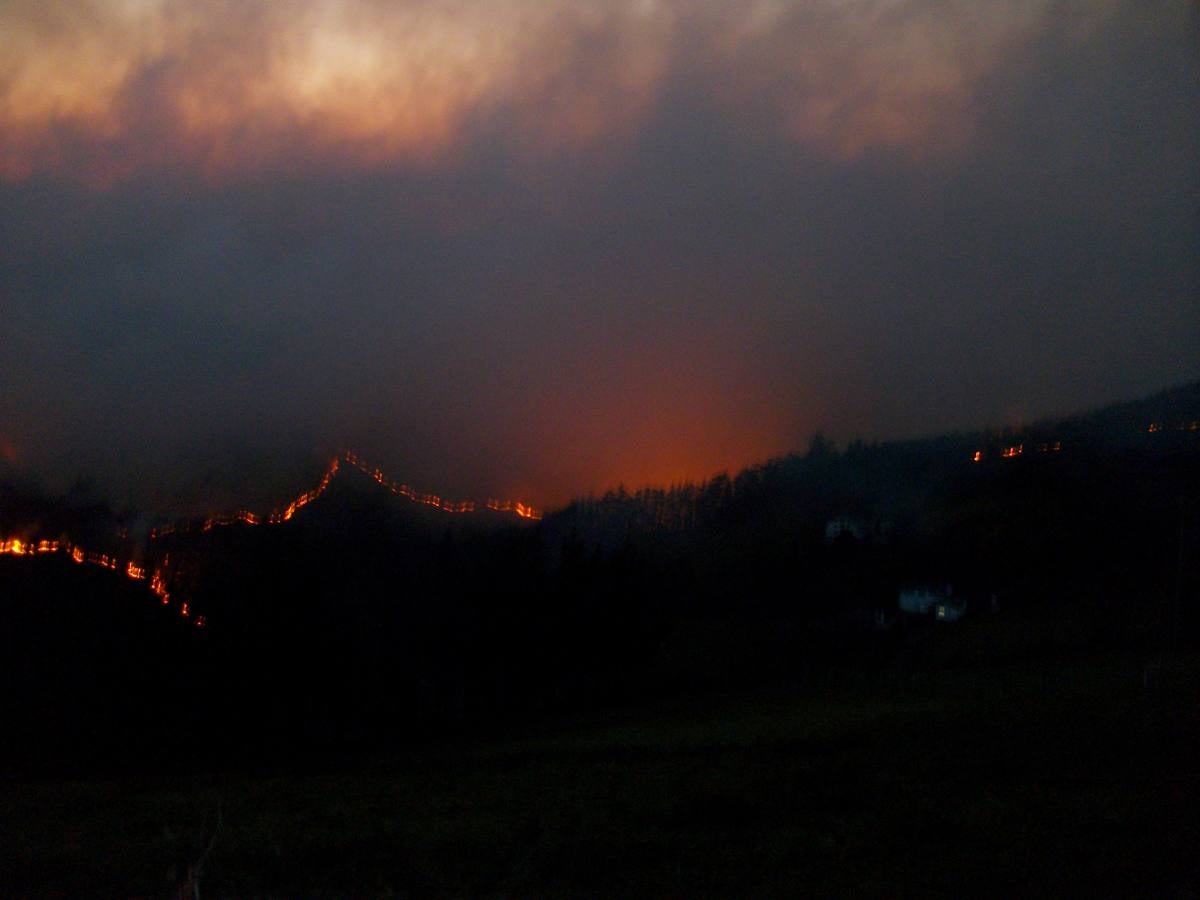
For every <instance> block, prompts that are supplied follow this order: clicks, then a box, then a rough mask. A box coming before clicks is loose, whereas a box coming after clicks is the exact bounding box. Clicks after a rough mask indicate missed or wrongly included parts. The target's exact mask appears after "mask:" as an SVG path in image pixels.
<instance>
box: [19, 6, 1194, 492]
mask: <svg viewBox="0 0 1200 900" xmlns="http://www.w3.org/2000/svg"><path fill="white" fill-rule="evenodd" d="M1197 10H1198V7H1197V5H1196V4H1195V3H1194V2H1190V0H1173V2H1157V0H1130V2H1119V0H1086V2H1052V0H1009V2H1003V3H985V2H979V0H962V2H958V0H809V2H803V0H796V2H786V0H756V2H751V0H745V2H733V0H658V2H655V0H470V2H468V0H412V2H398V0H390V2H383V0H296V2H288V0H281V2H272V3H269V4H264V3H258V2H250V0H245V2H239V0H186V2H185V0H92V2H87V0H72V2H52V0H49V2H48V0H5V2H4V3H3V4H2V5H0V473H3V472H4V471H9V472H14V471H15V472H22V473H33V474H36V475H37V476H39V477H41V478H43V479H44V480H45V482H46V483H47V484H51V485H54V484H69V483H70V482H71V480H73V479H74V478H76V477H77V476H80V475H89V476H91V477H93V478H94V479H95V480H96V483H97V484H98V485H100V486H101V487H102V488H103V489H104V490H105V491H107V492H109V493H110V494H111V495H112V496H114V497H115V498H116V499H117V500H118V501H121V500H129V501H131V502H138V503H155V502H157V503H170V502H175V501H178V500H180V499H181V498H187V497H188V492H189V491H191V492H193V493H194V492H195V491H197V490H200V489H201V488H198V487H197V485H201V486H202V489H203V491H208V492H210V493H211V494H212V496H213V498H214V501H215V499H216V498H217V495H219V494H221V493H222V492H229V493H235V492H237V491H238V490H240V489H242V486H240V485H239V484H238V479H240V478H244V477H245V472H246V471H249V470H253V469H255V467H258V468H261V469H264V470H265V469H267V468H269V467H270V464H272V462H273V461H277V460H283V459H287V460H311V459H312V458H314V457H318V458H319V457H320V456H321V455H323V454H327V453H331V452H334V451H336V450H337V449H338V448H340V447H354V448H357V449H358V450H359V451H360V452H361V453H362V454H363V455H364V456H365V457H368V458H369V459H371V460H372V461H376V462H378V463H380V464H382V465H384V466H385V468H387V469H388V470H389V471H390V472H392V473H394V474H396V475H397V476H399V477H402V478H405V479H407V480H409V481H410V482H412V483H413V484H415V485H417V486H419V487H423V488H426V489H430V490H434V489H436V490H440V491H442V492H443V493H445V494H447V495H450V496H488V495H501V496H519V497H522V498H526V499H529V500H532V501H533V502H535V503H538V504H542V505H554V504H557V503H561V502H563V501H565V500H566V499H568V498H569V497H570V496H572V495H574V494H577V493H582V492H586V491H588V490H593V489H603V488H605V487H607V486H609V485H614V484H616V483H617V482H622V481H623V482H624V483H625V484H626V485H627V486H637V485H641V484H645V483H648V482H658V483H666V482H671V481H674V480H678V479H681V478H703V477H705V476H708V475H711V474H713V473H715V472H717V471H720V470H722V469H730V470H734V469H736V468H738V467H741V466H743V465H746V464H749V463H753V462H755V461H760V460H762V459H765V458H767V457H769V456H772V455H777V454H780V453H784V452H788V451H790V450H795V449H803V448H804V447H805V446H806V444H807V441H808V437H809V435H811V434H812V432H814V431H816V430H818V429H821V430H823V431H824V432H825V433H826V434H828V435H830V436H832V437H834V438H836V439H837V440H839V441H844V440H846V439H849V438H851V437H854V436H861V437H863V438H866V439H872V438H880V439H886V438H893V437H905V436H916V435H922V434H930V433H936V432H940V431H944V430H948V429H959V428H972V427H981V426H989V425H1002V424H1015V423H1020V422H1023V421H1029V420H1030V419H1033V418H1036V417H1038V416H1042V415H1047V414H1055V413H1064V412H1073V411H1078V410H1080V409H1083V408H1086V407H1088V406H1093V405H1101V404H1104V403H1107V402H1111V401H1115V400H1121V399H1130V398H1133V397H1136V396H1138V395H1141V394H1144V393H1149V392H1151V391H1154V390H1158V389H1160V388H1164V387H1167V386H1169V385H1171V384H1175V383H1179V382H1181V381H1187V380H1191V379H1195V378H1197V377H1200V299H1198V298H1200V13H1198V12H1197ZM242 463H245V466H246V468H243V467H242ZM272 471H282V470H279V469H273V470H272ZM191 499H193V500H194V499H195V498H194V497H192V498H191Z"/></svg>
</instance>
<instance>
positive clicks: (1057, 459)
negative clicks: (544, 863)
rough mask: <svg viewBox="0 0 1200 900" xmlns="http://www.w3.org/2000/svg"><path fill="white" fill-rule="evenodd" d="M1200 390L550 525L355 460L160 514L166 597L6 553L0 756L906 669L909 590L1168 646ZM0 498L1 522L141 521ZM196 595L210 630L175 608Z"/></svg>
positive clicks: (221, 754) (236, 745) (362, 733)
mask: <svg viewBox="0 0 1200 900" xmlns="http://www.w3.org/2000/svg"><path fill="white" fill-rule="evenodd" d="M1198 401H1200V386H1195V385H1193V386H1188V387H1186V388H1181V389H1177V390H1175V391H1171V392H1166V393H1165V394H1162V395H1156V397H1153V398H1149V399H1147V400H1145V401H1141V402H1139V403H1135V404H1121V405H1119V406H1116V407H1112V408H1110V409H1108V410H1102V411H1099V412H1096V413H1091V414H1088V415H1085V416H1078V417H1073V418H1069V419H1061V420H1056V421H1052V422H1043V423H1038V424H1037V425H1035V426H1030V427H1029V428H1028V429H1024V430H1022V431H1020V432H1012V431H1006V432H1000V433H987V434H962V435H948V436H941V437H935V438H930V439H927V440H918V441H905V442H891V443H880V444H870V445H868V444H863V443H860V442H856V443H854V444H852V445H850V446H849V447H847V448H845V449H844V450H838V449H837V448H835V447H833V446H832V445H831V444H830V443H829V442H828V441H825V440H823V439H820V438H816V439H814V441H813V443H812V446H811V447H810V448H809V451H808V452H807V453H805V454H802V455H801V454H798V455H793V456H789V457H785V458H782V459H777V460H773V461H770V462H767V463H764V464H762V465H759V466H755V467H752V468H749V469H746V470H744V471H742V472H740V473H738V474H737V475H736V476H734V477H732V478H730V477H726V476H718V477H716V478H713V479H711V480H709V481H708V482H706V483H704V484H701V485H684V486H677V487H676V488H674V489H646V490H640V491H637V492H634V493H632V494H630V493H628V492H625V491H620V490H618V491H614V492H611V493H609V494H607V495H605V496H603V497H601V498H592V499H588V500H581V501H578V502H576V503H574V504H571V505H569V506H568V507H566V508H565V509H563V510H559V511H557V512H554V513H552V514H549V515H547V516H546V517H545V519H543V520H542V521H541V522H540V523H536V524H531V523H529V522H526V521H523V520H518V519H516V517H514V516H511V515H506V514H502V513H500V512H498V511H489V510H480V509H477V510H475V511H474V512H473V513H471V514H454V513H447V512H446V511H444V510H442V509H438V508H435V507H433V506H431V505H429V504H424V503H420V502H413V501H411V500H410V499H409V498H407V497H397V496H396V495H395V494H393V493H392V492H391V491H390V490H384V488H383V487H381V485H380V484H379V483H378V481H377V480H375V478H374V477H372V476H371V475H370V474H369V473H364V472H362V471H360V470H358V469H355V468H353V467H345V468H346V471H343V472H340V473H339V477H337V478H334V479H331V480H329V482H328V485H327V486H326V487H325V488H323V489H322V490H320V491H317V492H315V493H314V492H312V491H309V492H307V494H309V495H311V499H309V500H308V501H306V502H305V503H304V504H303V505H301V506H298V507H296V509H295V511H294V514H292V515H289V516H286V517H281V518H280V521H279V523H278V524H277V525H273V526H267V525H262V526H255V525H251V524H247V523H246V522H242V521H240V520H236V519H234V520H231V522H230V524H227V525H225V524H218V525H215V526H213V527H209V528H205V527H188V528H177V529H176V530H175V531H174V532H173V533H167V534H160V536H158V537H157V538H156V539H155V540H154V541H153V542H152V551H151V552H152V554H153V559H152V560H148V562H152V563H153V564H154V565H161V571H162V572H163V573H164V576H163V577H164V578H165V579H166V584H167V587H168V588H169V590H170V594H171V598H172V599H171V604H172V605H171V606H170V608H168V609H165V610H164V608H162V607H161V605H160V604H159V602H158V598H157V597H156V596H155V595H154V594H152V593H151V592H150V591H149V590H148V589H147V586H146V584H145V583H143V582H137V581H132V580H130V579H128V578H123V577H122V576H121V574H120V572H119V571H113V570H108V569H104V568H100V567H95V566H93V567H88V566H74V565H73V564H72V563H71V562H70V560H69V559H68V558H66V557H64V556H63V555H62V554H57V555H50V556H47V557H46V558H40V557H21V558H6V557H3V556H0V564H2V566H0V608H2V610H3V615H4V616H6V620H5V626H6V627H5V629H4V633H5V639H6V640H8V641H9V642H10V644H9V646H8V647H7V650H8V653H7V656H6V659H7V662H6V664H7V665H8V666H9V670H8V671H7V672H6V676H7V683H8V684H10V685H14V686H15V689H14V690H13V691H10V692H9V696H8V697H7V700H6V702H8V703H10V704H13V705H12V707H11V709H10V710H9V711H8V720H9V721H10V722H11V723H12V724H13V727H12V728H11V729H8V734H9V741H8V743H7V745H6V746H5V748H4V752H5V754H7V755H8V756H9V757H10V758H21V759H26V760H31V759H32V760H36V759H39V758H44V754H42V752H41V751H42V750H44V749H45V748H46V747H63V746H65V747H67V748H68V751H67V752H74V753H76V754H78V756H79V757H80V758H83V759H98V758H101V757H103V753H102V752H101V750H100V749H99V748H100V745H101V744H106V745H107V746H108V751H107V752H109V754H110V756H109V758H122V757H121V753H120V748H122V747H125V746H126V745H128V744H129V743H131V742H132V743H137V742H138V741H149V743H151V744H152V745H153V747H154V748H155V751H154V752H155V753H157V754H159V755H160V756H162V757H164V758H166V759H171V760H174V759H180V758H187V759H191V760H192V761H193V762H195V761H196V760H204V759H211V758H214V757H216V758H222V759H228V758H230V757H231V756H237V757H239V758H247V759H250V760H254V759H263V758H277V757H278V756H279V755H282V756H284V757H287V756H288V755H290V754H295V753H299V752H302V751H303V750H304V749H305V748H310V749H311V748H316V749H322V748H323V749H326V750H327V749H329V748H331V747H336V748H343V749H344V748H347V747H357V746H367V745H374V744H376V743H378V742H389V741H396V740H401V739H406V738H409V737H411V736H413V735H419V734H424V733H428V732H431V731H440V730H445V729H461V728H485V727H494V726H495V725H497V724H500V723H510V724H511V723H512V722H516V721H521V720H523V719H525V718H529V717H540V716H545V715H550V714H555V713H557V712H563V711H567V710H575V709H579V708H581V707H588V706H597V705H604V704H609V703H614V702H625V701H628V700H630V699H633V698H643V697H647V696H652V695H655V694H663V693H672V692H679V691H694V690H712V689H728V688H735V687H741V686H746V685H755V684H764V683H767V684H781V683H782V684H794V683H802V682H805V681H807V680H809V679H813V678H819V677H822V676H821V674H820V673H823V672H828V671H833V670H839V669H847V668H849V669H862V668H864V667H865V668H872V667H884V668H886V667H894V666H909V665H913V664H914V663H913V662H912V660H913V659H914V658H916V657H914V653H916V652H917V648H919V647H920V646H922V644H921V642H922V640H923V638H922V635H923V634H925V633H926V631H927V630H928V627H930V626H928V625H927V624H924V623H919V622H907V623H906V622H904V621H900V622H897V623H896V625H895V627H888V628H884V629H880V628H872V627H870V625H871V623H872V622H873V621H874V622H879V621H882V622H884V623H887V622H889V621H890V620H889V618H888V615H889V614H893V618H894V612H895V606H896V592H897V590H898V589H899V588H900V587H901V586H904V585H910V584H929V583H937V584H945V583H951V584H953V585H954V590H955V592H956V594H957V595H958V596H960V597H961V598H963V599H964V600H965V601H966V603H967V608H968V610H970V611H972V613H973V614H975V615H982V614H984V611H987V610H990V609H991V608H992V607H993V605H995V606H996V607H998V608H999V609H1000V610H1001V611H1002V613H1001V614H1003V613H1004V612H1010V613H1014V614H1016V613H1020V614H1021V615H1033V616H1035V617H1036V616H1042V615H1046V616H1051V615H1053V616H1061V615H1069V616H1070V617H1071V621H1073V622H1075V623H1076V625H1075V626H1072V627H1073V628H1074V629H1075V630H1074V632H1073V633H1072V636H1071V638H1070V641H1068V644H1069V646H1071V647H1075V646H1088V647H1109V646H1124V647H1127V648H1130V649H1131V651H1135V652H1139V653H1142V652H1145V653H1156V652H1159V650H1160V649H1161V648H1162V647H1164V646H1167V644H1168V638H1169V639H1171V640H1183V641H1188V640H1192V639H1193V638H1192V637H1191V636H1193V635H1195V633H1196V632H1195V628H1196V625H1197V624H1198V623H1197V622H1196V609H1197V604H1196V603H1195V602H1194V598H1195V597H1196V595H1197V583H1198V581H1200V573H1197V568H1196V564H1195V559H1196V558H1197V553H1196V552H1195V551H1196V549H1197V546H1196V545H1197V536H1198V534H1200V527H1198V523H1197V498H1200V431H1198V430H1192V429H1191V428H1190V423H1191V422H1194V421H1196V420H1197V419H1200V406H1197V405H1196V404H1197V402H1198ZM1153 423H1160V427H1158V428H1151V427H1150V426H1151V424H1153ZM1167 424H1169V425H1170V427H1166V426H1167ZM1055 445H1058V446H1057V447H1055ZM1014 446H1020V447H1023V448H1024V449H1023V450H1022V452H1021V453H1017V454H1013V455H1008V456H1005V455H1004V454H1003V453H997V452H989V451H990V450H992V449H995V448H1000V447H1004V448H1008V447H1014ZM1043 446H1045V447H1046V448H1047V449H1045V450H1042V449H1041V448H1042V447H1043ZM981 451H983V452H982V453H981ZM976 454H981V455H980V456H979V457H978V459H977V456H976ZM4 496H5V498H6V499H12V502H11V504H10V506H9V507H8V508H6V509H5V511H4V515H5V519H4V522H5V523H6V524H11V523H14V522H16V521H17V519H21V522H20V523H18V524H20V525H21V527H30V526H29V523H30V522H37V523H49V524H45V527H53V528H57V529H60V530H62V531H67V532H69V531H70V530H71V529H76V528H78V529H81V530H87V529H92V530H93V531H95V532H96V533H97V535H99V532H101V531H103V530H105V529H113V530H114V531H115V532H116V533H117V534H119V533H120V529H121V527H122V522H125V521H129V516H124V517H123V516H122V515H119V514H116V513H113V512H112V511H111V510H109V509H108V508H107V507H105V506H104V505H103V504H96V503H92V502H89V503H86V504H85V503H74V504H73V503H71V502H68V501H67V500H66V499H65V498H61V499H45V498H41V499H39V498H37V497H36V496H34V495H32V494H30V493H29V492H28V491H24V492H20V491H16V490H11V491H9V492H8V493H6V494H5V495H4ZM134 520H136V517H135V519H134ZM831 521H842V522H851V523H854V524H853V527H849V526H847V527H846V528H845V529H844V530H841V531H838V530H837V529H834V530H833V531H831V530H830V527H829V525H830V522H831ZM518 525H520V526H522V527H516V526H518ZM97 539H99V538H97ZM168 559H169V562H168ZM183 598H186V601H185V600H184V599H183ZM183 602H187V603H188V604H189V606H190V608H191V611H192V616H193V617H195V616H197V615H203V616H204V617H205V619H206V621H207V623H208V627H207V628H205V629H203V630H197V629H194V628H189V627H188V626H187V625H186V623H185V622H183V621H182V620H181V618H180V616H179V615H178V610H177V607H176V604H181V603H183ZM877 613H883V615H882V616H877V615H876V614H877ZM988 614H990V612H989V613H988ZM1038 627H1040V626H1038ZM1047 633H1048V634H1049V633H1050V632H1049V631H1048V632H1047ZM1055 633H1057V632H1055ZM1056 640H1058V639H1057V638H1048V639H1047V642H1045V643H1044V645H1043V644H1039V646H1043V647H1044V648H1051V649H1053V646H1056V645H1055V641H1056ZM1064 646H1066V645H1064ZM1051 649H1048V650H1046V652H1051ZM1059 649H1060V650H1061V649H1062V648H1061V647H1060V648H1059ZM1001 652H1002V651H1001ZM1039 652H1041V651H1039ZM1053 652H1059V651H1058V650H1054V651H1053ZM1064 652H1065V651H1064ZM97 673H107V674H103V677H97ZM76 687H79V691H81V692H75V693H72V692H73V691H75V689H76ZM80 698H86V699H80ZM139 710H141V712H139ZM64 735H66V736H74V738H72V740H70V741H67V742H66V743H64V740H63V736H64ZM148 735H149V736H150V737H147V736H148Z"/></svg>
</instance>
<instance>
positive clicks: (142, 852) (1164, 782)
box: [0, 615, 1200, 897]
mask: <svg viewBox="0 0 1200 900" xmlns="http://www.w3.org/2000/svg"><path fill="white" fill-rule="evenodd" d="M1046 628H1047V623H1045V622H1040V623H1033V622H1031V621H1027V620H1023V619H1020V618H1017V617H1005V616H1004V615H999V616H995V617H990V618H980V619H976V620H974V621H970V622H964V623H960V625H959V626H949V627H945V628H940V629H937V630H934V631H932V632H931V633H930V635H929V641H928V644H927V646H926V647H925V648H924V651H923V658H922V661H921V662H920V664H919V665H915V666H911V667H909V668H907V669H904V670H900V669H897V670H895V671H890V672H881V673H875V674H872V675H859V674H853V673H849V672H846V673H841V674H839V673H831V674H829V675H827V676H823V677H822V679H820V681H819V682H816V683H810V684H806V685H802V686H798V687H795V688H793V689H790V690H782V689H781V690H775V691H772V692H769V693H765V692H759V693H750V692H747V693H742V694H722V695H719V696H715V697H708V698H704V699H699V698H686V699H677V700H674V701H662V702H658V703H657V704H655V705H654V706H647V707H645V708H623V709H618V710H613V711H610V712H608V713H594V714H591V715H590V716H589V717H588V718H586V719H580V720H576V721H561V722H559V723H557V724H556V725H553V726H544V727H542V728H541V729H540V730H538V731H536V732H529V733H525V734H520V735H507V736H500V735H491V736H487V737H472V738H467V737H460V738H457V739H447V740H441V741H439V742H437V743H425V744H423V745H421V746H418V747H415V748H414V749H411V750H407V751H403V752H392V753H381V754H375V755H371V756H369V757H360V758H355V759H346V758H342V759H340V760H338V761H336V762H330V761H325V762H324V763H314V764H311V765H307V766H300V767H299V768H298V769H297V768H296V767H291V768H289V769H288V770H283V769H281V768H278V767H273V764H272V760H271V759H269V758H267V759H263V760H262V761H261V766H260V767H258V768H257V769H256V770H255V771H252V772H251V771H246V770H244V769H243V770H241V771H236V772H230V771H229V770H227V769H226V770H225V771H220V770H222V769H223V768H224V767H223V766H222V765H221V762H220V761H219V760H213V771H217V772H218V774H212V773H211V772H210V774H202V775H198V774H192V775H160V776H153V777H147V776H138V777H94V778H87V779H83V780H76V781H70V782H65V783H64V782H59V781H28V782H22V783H12V782H10V783H7V784H5V785H4V787H3V800H2V804H0V811H2V812H0V819H2V820H3V823H4V824H3V829H4V837H3V869H2V874H0V884H2V885H3V891H2V893H4V894H5V895H13V894H29V893H31V894H39V895H40V894H56V893H58V894H67V895H89V896H95V895H129V894H142V895H172V894H173V893H174V892H175V891H176V890H177V889H178V885H179V883H180V881H181V880H182V879H183V874H182V873H183V871H184V870H185V868H186V866H187V864H188V863H190V862H192V861H194V860H195V859H197V858H198V857H199V856H200V855H201V853H202V851H203V847H204V846H205V845H207V844H208V843H209V841H210V839H211V840H212V843H211V852H210V854H209V856H208V857H207V859H206V861H205V863H204V867H203V871H202V874H201V878H200V892H201V895H202V896H232V895H237V896H247V895H250V896H296V895H333V896H345V895H364V894H365V895H377V896H404V895H470V896H481V895H482V896H531V895H558V896H561V895H585V896H586V895H592V896H628V895H655V896H728V895H742V896H764V895H794V894H796V893H802V894H817V895H829V894H837V895H851V894H853V895H864V894H865V895H879V896H900V895H923V896H946V897H957V896H964V895H972V896H979V895H990V896H1030V895H1035V896H1038V895H1040V896H1051V895H1056V896H1061V895H1076V896H1096V895H1107V896H1155V897H1159V896H1179V897H1193V896H1196V892H1197V890H1198V889H1200V880H1198V872H1200V869H1198V860H1200V854H1198V853H1197V850H1198V849H1200V843H1198V842H1197V823H1198V818H1200V817H1198V812H1197V810H1198V806H1197V802H1198V801H1200V765H1198V764H1197V759H1198V756H1197V751H1198V750H1200V722H1198V720H1197V709H1200V707H1198V705H1197V700H1198V699H1200V659H1197V657H1196V656H1195V655H1194V654H1192V655H1188V656H1184V657H1181V658H1177V659H1176V660H1175V661H1174V662H1170V661H1169V662H1168V664H1167V665H1166V667H1165V668H1164V669H1163V670H1162V672H1161V676H1160V677H1157V678H1153V679H1152V681H1151V684H1150V686H1149V687H1146V686H1145V684H1144V677H1143V669H1144V666H1145V663H1146V657H1145V656H1144V655H1138V654H1133V653H1130V652H1129V651H1119V652H1118V651H1113V652H1112V653H1108V654H1106V653H1101V652H1096V651H1095V650H1084V649H1078V650H1071V649H1070V647H1071V644H1070V641H1069V640H1055V641H1050V642H1049V643H1048V644H1047V643H1045V642H1037V641H1033V640H1031V639H1030V635H1031V634H1032V632H1033V631H1035V630H1036V631H1037V632H1038V633H1039V634H1042V635H1045V634H1047V631H1046ZM1069 631H1070V624H1069V623H1060V626H1059V628H1058V634H1059V637H1060V638H1063V637H1064V633H1065V632H1069ZM1067 636H1069V635H1067ZM137 752H138V748H137V747H131V748H130V753H132V754H136V753H137ZM218 808H219V809H220V816H221V824H220V827H219V829H216V833H215V839H212V835H213V831H214V822H215V819H216V816H217V811H218Z"/></svg>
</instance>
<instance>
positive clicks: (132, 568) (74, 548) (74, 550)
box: [0, 538, 206, 628]
mask: <svg viewBox="0 0 1200 900" xmlns="http://www.w3.org/2000/svg"><path fill="white" fill-rule="evenodd" d="M56 553H62V554H64V555H66V556H68V557H70V558H71V560H72V561H73V562H75V563H76V565H92V566H99V567H100V568H102V569H109V570H111V571H113V572H118V573H120V574H121V575H124V576H125V577H126V578H128V579H129V580H131V581H138V582H145V583H146V585H147V587H148V588H149V589H150V592H151V593H152V594H154V596H156V597H157V598H158V599H159V601H160V602H161V603H162V605H163V606H169V605H170V603H171V592H170V591H169V590H168V589H167V584H166V581H165V579H164V577H163V569H164V568H165V567H166V565H167V563H168V558H167V557H164V558H163V565H162V566H161V567H158V568H155V569H154V571H153V572H151V573H150V576H149V578H148V579H147V577H146V567H145V566H141V565H138V564H137V563H136V562H134V561H133V560H132V559H130V560H124V561H122V560H121V559H120V558H118V557H117V556H116V554H111V553H101V552H100V551H97V550H87V549H85V548H83V547H81V546H80V545H79V544H72V543H71V542H70V541H60V540H51V539H41V540H36V541H35V540H24V539H22V538H6V539H4V540H0V556H3V555H7V556H46V555H51V554H56ZM179 615H180V616H182V617H183V618H185V619H188V620H191V621H192V623H193V624H194V625H195V626H196V627H197V628H203V627H204V626H205V624H206V623H205V619H204V616H196V617H195V618H194V619H193V618H192V611H191V609H190V608H189V607H188V603H187V601H186V600H185V601H182V602H181V603H180V604H179Z"/></svg>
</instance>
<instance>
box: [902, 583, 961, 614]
mask: <svg viewBox="0 0 1200 900" xmlns="http://www.w3.org/2000/svg"><path fill="white" fill-rule="evenodd" d="M948 595H949V592H948V591H946V592H943V591H935V590H934V589H933V588H928V587H919V588H901V590H900V596H899V597H898V598H897V603H898V604H899V606H900V611H901V612H906V613H913V614H914V615H918V616H927V615H929V614H930V613H932V612H933V608H934V607H935V606H937V604H938V603H940V602H941V601H943V600H945V599H946V598H947V596H948Z"/></svg>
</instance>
